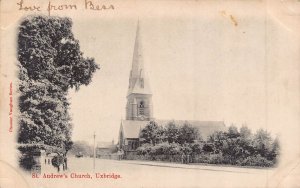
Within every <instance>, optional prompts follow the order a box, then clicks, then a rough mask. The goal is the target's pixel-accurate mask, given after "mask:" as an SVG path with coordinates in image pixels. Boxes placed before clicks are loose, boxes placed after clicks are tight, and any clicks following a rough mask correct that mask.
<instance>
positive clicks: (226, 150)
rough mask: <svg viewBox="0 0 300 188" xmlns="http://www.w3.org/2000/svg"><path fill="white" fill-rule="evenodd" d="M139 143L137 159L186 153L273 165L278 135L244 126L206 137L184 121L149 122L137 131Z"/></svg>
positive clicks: (201, 159) (198, 159) (193, 157)
mask: <svg viewBox="0 0 300 188" xmlns="http://www.w3.org/2000/svg"><path fill="white" fill-rule="evenodd" d="M140 137H141V139H142V140H143V144H142V145H141V146H140V147H139V148H138V149H137V153H138V156H136V158H137V159H145V160H167V161H174V162H179V161H182V159H183V158H182V157H183V156H189V162H194V163H213V164H232V165H247V166H274V165H275V164H276V163H277V159H278V155H279V143H278V139H277V138H275V139H273V138H272V137H271V135H270V133H269V132H267V131H266V130H263V129H259V130H258V131H257V132H256V133H255V134H252V132H251V130H250V129H249V128H248V127H247V126H242V127H241V128H240V129H238V128H237V127H235V126H233V125H232V126H230V127H229V128H228V130H227V131H224V132H223V131H217V132H215V133H213V134H212V135H210V136H209V137H208V138H207V139H206V140H203V139H202V138H201V133H200V132H199V131H198V129H197V128H195V127H193V126H191V125H190V124H188V123H185V124H184V125H176V124H175V123H174V122H170V123H169V124H168V125H167V126H166V127H162V126H159V125H157V123H156V122H150V123H149V124H148V125H147V126H146V127H145V128H144V129H143V130H142V131H141V135H140Z"/></svg>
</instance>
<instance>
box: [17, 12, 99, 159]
mask: <svg viewBox="0 0 300 188" xmlns="http://www.w3.org/2000/svg"><path fill="white" fill-rule="evenodd" d="M18 66H19V92H20V98H19V109H20V116H19V135H18V142H19V143H20V144H36V143H43V144H45V145H49V146H55V147H58V148H62V149H63V150H64V151H65V152H64V155H65V154H66V153H67V151H68V150H70V149H71V146H72V141H71V134H72V132H71V130H72V123H71V117H70V115H69V112H68V109H69V105H70V104H69V102H68V99H67V93H68V90H69V89H71V88H75V89H76V90H78V89H79V87H80V85H88V84H89V83H90V82H91V79H92V75H93V73H94V72H95V71H96V69H99V67H98V65H97V64H96V63H95V62H94V59H93V58H84V57H83V53H82V52H81V51H80V47H79V41H78V40H76V39H75V38H74V35H73V33H72V21H71V19H69V18H60V17H46V16H29V17H26V18H25V19H24V20H23V21H22V22H21V23H20V27H19V33H18Z"/></svg>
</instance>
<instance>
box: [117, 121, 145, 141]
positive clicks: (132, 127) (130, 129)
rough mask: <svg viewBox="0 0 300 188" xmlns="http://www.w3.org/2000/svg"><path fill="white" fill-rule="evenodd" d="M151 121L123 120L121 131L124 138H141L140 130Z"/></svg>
mask: <svg viewBox="0 0 300 188" xmlns="http://www.w3.org/2000/svg"><path fill="white" fill-rule="evenodd" d="M147 123H149V121H134V120H122V121H121V129H122V130H123V136H124V138H139V135H140V130H142V129H143V128H144V127H145V126H146V125H147Z"/></svg>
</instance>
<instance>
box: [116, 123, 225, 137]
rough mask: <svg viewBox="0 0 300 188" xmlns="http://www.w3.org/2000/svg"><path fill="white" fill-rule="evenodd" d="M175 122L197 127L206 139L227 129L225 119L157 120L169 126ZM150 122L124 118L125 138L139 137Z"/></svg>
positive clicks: (122, 125)
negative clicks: (216, 132)
mask: <svg viewBox="0 0 300 188" xmlns="http://www.w3.org/2000/svg"><path fill="white" fill-rule="evenodd" d="M172 121H173V122H175V124H176V125H183V124H185V123H188V124H190V125H191V126H193V127H196V128H197V129H198V130H199V132H200V134H201V137H202V138H203V139H204V140H206V139H207V138H208V136H210V135H211V134H212V133H214V132H215V131H226V130H227V128H226V126H225V123H224V122H223V121H193V120H192V121H188V120H159V119H157V120H155V122H157V123H158V125H162V126H167V124H168V123H169V122H172ZM147 123H149V121H136V120H122V122H121V128H122V129H123V135H124V138H139V134H140V131H141V130H142V129H143V128H144V127H145V126H146V125H147Z"/></svg>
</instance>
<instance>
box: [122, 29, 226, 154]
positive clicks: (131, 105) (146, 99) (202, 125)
mask: <svg viewBox="0 0 300 188" xmlns="http://www.w3.org/2000/svg"><path fill="white" fill-rule="evenodd" d="M143 61H144V59H143V49H142V44H141V36H140V26H139V23H138V25H137V30H136V38H135V45H134V52H133V60H132V67H131V71H130V77H129V87H128V92H127V104H126V120H121V125H120V131H119V147H120V148H121V149H123V150H124V151H125V152H126V151H134V150H136V148H138V147H139V145H140V139H139V134H140V131H141V130H142V129H143V128H144V127H145V126H146V125H147V124H148V123H149V122H150V121H151V120H154V118H153V106H152V91H151V89H150V85H149V82H148V79H147V78H146V76H145V72H144V62H143ZM155 121H156V122H157V123H158V124H159V125H163V126H165V125H166V124H167V123H168V122H170V121H173V120H159V119H155ZM174 122H175V123H176V124H178V125H182V124H184V123H185V122H188V123H189V124H190V125H192V126H194V127H196V128H198V130H199V132H200V133H201V136H202V138H203V139H206V138H207V136H209V135H210V134H212V133H213V132H215V131H218V130H219V131H220V130H226V127H225V124H224V122H223V121H186V120H174Z"/></svg>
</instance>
